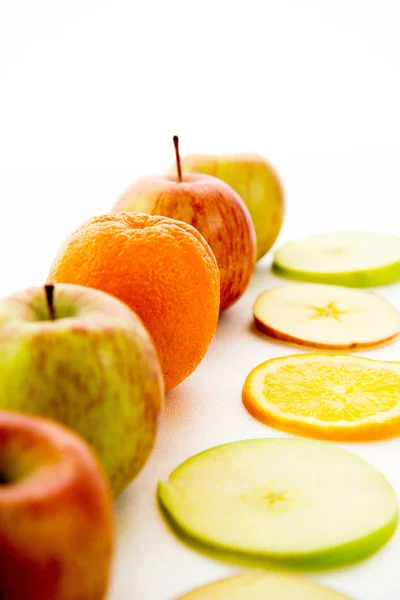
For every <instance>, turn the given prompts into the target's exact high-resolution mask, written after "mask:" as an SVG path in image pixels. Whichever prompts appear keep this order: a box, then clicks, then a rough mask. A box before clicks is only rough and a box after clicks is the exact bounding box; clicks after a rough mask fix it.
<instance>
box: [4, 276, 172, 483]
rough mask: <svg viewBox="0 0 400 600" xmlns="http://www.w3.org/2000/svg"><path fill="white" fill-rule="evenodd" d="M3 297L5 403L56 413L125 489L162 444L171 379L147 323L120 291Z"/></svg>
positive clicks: (57, 290) (71, 288)
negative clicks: (158, 441) (50, 300)
mask: <svg viewBox="0 0 400 600" xmlns="http://www.w3.org/2000/svg"><path fill="white" fill-rule="evenodd" d="M54 306H55V315H56V320H54V321H51V320H49V313H48V308H47V304H46V300H45V294H44V289H43V287H37V288H30V289H27V290H24V291H21V292H18V293H16V294H14V295H12V296H9V297H8V298H5V299H3V300H0V390H1V394H0V409H9V410H18V411H22V412H25V413H31V414H37V415H40V416H43V417H48V418H52V419H55V420H56V421H59V422H61V423H64V424H65V425H67V426H68V427H70V428H71V429H74V430H75V431H76V432H77V433H79V434H80V435H81V436H82V437H84V438H85V439H86V440H87V441H88V442H89V444H90V445H91V446H92V447H93V448H94V450H95V451H96V453H97V455H98V456H99V458H100V460H101V462H102V464H103V467H104V469H105V471H106V473H107V475H108V476H109V478H110V481H111V486H112V490H113V492H114V494H115V495H117V494H119V493H120V492H121V491H122V490H123V489H124V488H125V487H126V486H127V485H128V484H129V483H130V481H131V480H132V479H133V478H134V477H135V476H136V474H137V473H138V472H139V471H140V469H141V468H142V466H143V465H144V463H145V462H146V460H147V458H148V456H149V454H150V451H151V449H152V447H153V443H154V439H155V435H156V430H157V425H158V416H159V413H160V408H161V404H162V399H163V395H164V383H163V376H162V372H161V367H160V365H159V361H158V356H157V353H156V350H155V347H154V344H153V342H152V340H151V338H150V336H149V334H148V332H147V330H146V329H145V327H144V325H143V324H142V321H141V320H140V319H139V317H138V316H137V315H136V314H135V313H134V312H133V311H132V310H130V308H128V306H126V304H124V303H123V302H121V301H119V300H117V299H116V298H114V297H113V296H110V295H109V294H106V293H104V292H100V291H98V290H93V289H90V288H86V287H83V286H77V285H70V284H56V285H55V286H54Z"/></svg>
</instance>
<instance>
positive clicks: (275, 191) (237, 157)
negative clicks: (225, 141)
mask: <svg viewBox="0 0 400 600" xmlns="http://www.w3.org/2000/svg"><path fill="white" fill-rule="evenodd" d="M181 160H182V171H183V172H190V173H205V174H206V175H212V176H214V177H218V179H222V181H225V183H227V184H228V185H230V186H231V187H232V188H233V189H234V190H235V191H236V192H237V193H238V194H239V196H241V198H243V200H244V202H245V204H246V206H247V208H248V209H249V212H250V215H251V217H252V219H253V223H254V227H255V230H256V236H257V259H260V258H261V257H262V256H264V254H266V253H267V252H268V250H270V248H271V247H272V245H273V244H274V242H275V240H276V238H277V237H278V234H279V232H280V230H281V227H282V222H283V217H284V212H285V198H284V192H283V188H282V185H281V183H280V180H279V178H278V175H277V174H276V172H275V170H274V169H273V168H272V167H271V165H270V164H269V163H268V162H267V161H266V160H265V159H264V158H263V157H262V156H259V155H258V154H220V155H212V154H188V155H187V156H183V157H182V159H181ZM171 171H173V167H171Z"/></svg>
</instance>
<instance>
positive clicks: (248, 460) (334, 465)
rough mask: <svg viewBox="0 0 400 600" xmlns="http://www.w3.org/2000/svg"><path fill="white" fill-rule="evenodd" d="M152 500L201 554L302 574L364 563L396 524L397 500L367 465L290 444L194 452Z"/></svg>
mask: <svg viewBox="0 0 400 600" xmlns="http://www.w3.org/2000/svg"><path fill="white" fill-rule="evenodd" d="M158 495H159V500H160V504H161V506H162V507H163V509H164V511H165V513H166V515H167V516H168V518H169V520H170V522H171V523H172V525H174V527H175V528H176V529H177V530H178V531H179V532H180V533H183V534H184V535H185V536H186V537H187V538H189V539H192V540H193V541H196V542H198V543H200V544H202V545H203V546H205V547H207V546H208V547H210V548H213V549H214V550H215V549H216V550H220V551H225V552H228V553H229V554H230V555H231V556H233V557H234V556H235V555H236V556H237V557H240V556H241V557H242V558H243V557H248V558H250V559H251V558H257V559H261V560H262V561H278V562H283V563H285V562H286V563H289V564H292V565H297V566H303V567H317V566H323V567H327V566H331V565H337V564H344V563H347V562H354V561H356V560H359V559H361V558H363V557H365V556H368V555H369V554H372V553H373V552H375V551H376V550H377V549H378V548H379V547H380V546H382V545H383V544H384V543H385V542H386V541H387V540H388V539H389V538H390V537H391V535H392V534H393V532H394V531H395V529H396V526H397V521H398V505H397V499H396V496H395V493H394V491H393V489H392V487H391V486H390V484H389V483H388V482H387V481H386V479H385V478H384V477H383V476H382V475H381V474H380V473H379V472H378V471H377V470H376V469H375V468H373V467H372V466H371V465H370V464H368V463H367V462H365V461H364V460H362V459H361V458H359V457H358V456H355V455H354V454H351V453H350V452H347V451H345V450H342V449H340V448H338V447H336V446H334V445H332V444H328V443H326V442H319V441H310V440H300V439H294V438H293V439H289V438H288V439H279V438H278V439H256V440H246V441H241V442H234V443H230V444H226V445H223V446H218V447H215V448H212V449H210V450H207V451H205V452H202V453H200V454H197V455H196V456H194V457H192V458H190V459H189V460H187V461H186V462H184V463H183V464H182V465H181V466H179V467H178V468H177V469H176V470H175V471H174V472H173V473H172V474H171V476H170V478H169V481H168V483H162V482H160V483H159V487H158ZM221 557H223V556H221Z"/></svg>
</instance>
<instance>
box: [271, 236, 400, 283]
mask: <svg viewBox="0 0 400 600" xmlns="http://www.w3.org/2000/svg"><path fill="white" fill-rule="evenodd" d="M273 270H274V271H275V273H277V274H278V275H281V276H282V277H287V278H288V279H296V280H298V281H311V282H315V283H332V284H336V285H344V286H348V287H374V286H378V285H385V284H387V283H392V282H394V281H399V280H400V237H399V236H394V235H384V234H379V233H369V232H361V231H360V232H347V231H343V232H333V233H323V234H316V235H311V236H309V237H306V238H304V239H300V240H297V241H293V242H287V243H286V244H283V246H281V247H280V248H278V250H277V251H276V252H275V256H274V262H273Z"/></svg>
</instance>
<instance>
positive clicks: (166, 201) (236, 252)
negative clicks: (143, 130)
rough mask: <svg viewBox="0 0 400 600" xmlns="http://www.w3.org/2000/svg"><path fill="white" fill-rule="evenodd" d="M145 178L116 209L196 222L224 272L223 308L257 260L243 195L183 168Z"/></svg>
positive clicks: (236, 296) (244, 282)
mask: <svg viewBox="0 0 400 600" xmlns="http://www.w3.org/2000/svg"><path fill="white" fill-rule="evenodd" d="M174 144H175V151H176V158H177V173H176V174H174V175H159V176H152V177H142V178H141V179H139V180H138V181H136V182H135V183H133V184H132V185H131V186H130V187H129V188H128V189H127V190H126V191H125V192H124V194H123V195H122V196H121V198H120V199H119V200H118V201H117V203H116V204H115V206H114V207H113V212H143V213H147V214H150V215H162V216H164V217H170V218H172V219H176V220H178V221H184V222H185V223H188V224H189V225H193V227H195V228H196V229H197V230H198V231H199V232H200V233H201V234H202V236H203V237H204V239H205V240H206V241H207V242H208V244H209V246H210V248H211V250H212V251H213V253H214V255H215V258H216V260H217V263H218V268H219V273H220V312H223V311H225V310H227V309H228V308H230V307H231V306H232V305H233V304H234V303H235V302H237V300H239V298H240V297H241V296H242V295H243V294H244V292H245V291H246V289H247V287H248V285H249V283H250V280H251V277H252V275H253V271H254V266H255V262H256V234H255V231H254V226H253V223H252V220H251V216H250V214H249V211H248V210H247V208H246V206H245V204H244V202H243V200H242V199H241V198H240V196H239V195H238V194H237V193H236V192H235V190H233V189H232V188H231V187H230V186H229V185H227V184H226V183H224V182H223V181H221V180H220V179H217V178H216V177H210V176H208V175H201V174H200V175H199V174H197V173H183V174H182V172H181V165H180V156H179V149H178V138H177V136H174Z"/></svg>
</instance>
